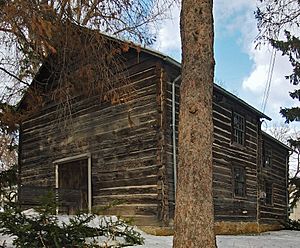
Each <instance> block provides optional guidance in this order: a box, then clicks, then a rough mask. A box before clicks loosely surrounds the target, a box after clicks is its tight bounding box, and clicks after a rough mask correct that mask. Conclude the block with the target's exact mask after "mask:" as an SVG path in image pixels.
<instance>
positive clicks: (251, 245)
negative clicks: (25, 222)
mask: <svg viewBox="0 0 300 248" xmlns="http://www.w3.org/2000/svg"><path fill="white" fill-rule="evenodd" d="M25 213H26V215H29V216H35V215H36V214H38V213H37V212H36V211H35V210H33V209H29V210H27V211H26V212H25ZM69 218H70V216H67V215H59V216H58V220H59V221H60V222H61V223H62V222H65V223H67V222H68V221H69ZM111 220H112V221H116V220H117V217H104V216H97V217H96V218H94V219H93V220H92V221H91V222H90V223H89V225H90V226H91V227H96V226H99V224H101V222H103V221H108V222H110V221H111ZM135 230H137V231H139V232H140V233H141V234H142V237H144V238H145V244H144V245H137V246H134V247H136V248H171V247H172V244H173V236H154V235H149V234H146V233H144V232H142V231H140V230H139V229H137V228H135ZM13 239H14V237H9V236H0V247H1V245H4V244H5V246H4V247H6V248H13V247H14V246H13ZM89 241H90V242H93V241H94V240H93V239H90V240H89ZM4 242H5V243H4ZM96 242H97V243H98V244H102V245H105V244H107V245H113V244H117V243H119V242H122V241H121V240H119V239H116V240H107V237H97V239H96ZM299 244H300V232H299V231H289V230H282V231H274V232H266V233H262V234H257V235H217V246H218V248H298V247H299Z"/></svg>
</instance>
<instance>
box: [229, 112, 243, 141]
mask: <svg viewBox="0 0 300 248" xmlns="http://www.w3.org/2000/svg"><path fill="white" fill-rule="evenodd" d="M232 127H233V142H234V143H237V144H240V145H244V143H245V118H244V117H243V116H241V115H240V114H238V113H235V112H234V113H233V118H232Z"/></svg>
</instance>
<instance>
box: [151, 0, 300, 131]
mask: <svg viewBox="0 0 300 248" xmlns="http://www.w3.org/2000/svg"><path fill="white" fill-rule="evenodd" d="M256 3H257V2H256V1H254V0H234V1H228V0H215V1H214V20H215V60H216V68H215V81H216V82H217V83H218V84H220V85H221V86H222V87H223V88H225V89H226V90H228V91H230V92H232V93H234V94H235V95H237V96H238V97H240V98H242V99H243V100H245V101H247V102H248V103H249V104H251V105H252V106H254V107H255V108H257V109H258V110H262V108H261V107H262V98H263V93H264V89H265V85H266V81H267V75H268V70H269V63H270V57H271V53H272V48H271V47H270V46H264V47H262V48H260V49H255V42H254V41H255V37H256V36H257V33H258V31H257V29H256V20H255V18H254V11H255V9H256V7H257V6H256ZM171 12H172V19H171V20H167V21H165V22H164V23H162V25H161V26H160V28H159V30H158V41H157V43H156V44H155V47H154V48H155V49H157V50H159V51H161V52H163V53H166V54H168V55H169V56H171V57H173V58H175V59H177V60H178V61H180V48H181V47H180V46H181V45H180V35H179V8H178V7H174V8H173V9H172V11H171ZM275 62H276V63H275V67H274V72H273V77H272V82H271V87H270V95H269V97H268V101H267V105H266V108H265V113H266V114H267V115H269V116H270V117H271V118H272V119H273V123H274V122H276V123H279V122H283V121H284V119H283V118H281V116H280V114H279V109H280V107H283V106H291V105H295V104H296V103H295V102H293V101H292V100H291V99H290V97H289V96H288V92H289V91H291V90H292V86H291V85H290V84H289V82H288V81H287V80H285V78H284V76H285V75H288V74H289V73H290V71H291V68H290V65H289V63H288V61H287V59H286V58H284V57H281V56H280V54H279V53H277V56H276V61H275ZM268 125H269V126H271V125H272V122H271V123H268Z"/></svg>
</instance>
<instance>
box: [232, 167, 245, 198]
mask: <svg viewBox="0 0 300 248" xmlns="http://www.w3.org/2000/svg"><path fill="white" fill-rule="evenodd" d="M233 176H234V195H235V196H240V197H244V196H245V192H246V183H245V170H244V168H243V167H234V168H233Z"/></svg>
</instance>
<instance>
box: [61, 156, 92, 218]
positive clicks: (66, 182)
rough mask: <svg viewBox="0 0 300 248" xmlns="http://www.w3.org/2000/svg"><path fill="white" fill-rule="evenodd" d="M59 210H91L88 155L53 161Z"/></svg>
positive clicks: (71, 211) (72, 212) (70, 212)
mask: <svg viewBox="0 0 300 248" xmlns="http://www.w3.org/2000/svg"><path fill="white" fill-rule="evenodd" d="M55 170H56V172H55V174H56V188H57V191H58V203H59V205H60V208H61V209H60V210H62V211H65V212H68V213H69V214H74V213H76V212H78V211H82V210H83V211H85V210H88V211H89V212H90V211H91V159H90V156H88V155H86V154H85V155H81V156H75V157H69V158H64V159H61V160H57V161H55Z"/></svg>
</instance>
